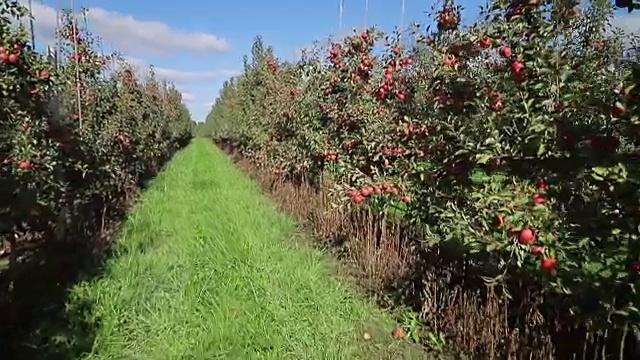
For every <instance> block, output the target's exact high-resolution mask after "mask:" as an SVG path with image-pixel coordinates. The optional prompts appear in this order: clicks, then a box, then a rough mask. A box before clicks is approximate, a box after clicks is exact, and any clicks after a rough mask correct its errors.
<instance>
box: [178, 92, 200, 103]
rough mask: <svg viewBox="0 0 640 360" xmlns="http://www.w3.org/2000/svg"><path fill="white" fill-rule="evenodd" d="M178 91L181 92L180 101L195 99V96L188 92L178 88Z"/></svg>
mask: <svg viewBox="0 0 640 360" xmlns="http://www.w3.org/2000/svg"><path fill="white" fill-rule="evenodd" d="M180 93H181V94H182V101H185V102H188V101H193V100H195V99H196V97H195V96H194V95H193V94H192V93H190V92H186V91H182V90H180Z"/></svg>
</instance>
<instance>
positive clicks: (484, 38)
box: [480, 36, 491, 48]
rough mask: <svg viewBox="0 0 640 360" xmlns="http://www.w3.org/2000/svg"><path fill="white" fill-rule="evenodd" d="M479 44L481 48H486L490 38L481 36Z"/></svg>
mask: <svg viewBox="0 0 640 360" xmlns="http://www.w3.org/2000/svg"><path fill="white" fill-rule="evenodd" d="M480 46H482V47H483V48H488V47H490V46H491V39H489V38H488V37H486V36H483V37H482V39H480Z"/></svg>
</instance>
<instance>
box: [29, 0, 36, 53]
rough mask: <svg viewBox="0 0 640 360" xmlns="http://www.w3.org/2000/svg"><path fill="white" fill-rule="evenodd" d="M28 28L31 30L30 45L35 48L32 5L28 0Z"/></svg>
mask: <svg viewBox="0 0 640 360" xmlns="http://www.w3.org/2000/svg"><path fill="white" fill-rule="evenodd" d="M29 30H30V31H31V46H32V47H33V49H34V50H35V49H36V32H35V30H34V29H33V6H32V4H31V0H29Z"/></svg>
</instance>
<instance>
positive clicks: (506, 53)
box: [498, 46, 513, 58]
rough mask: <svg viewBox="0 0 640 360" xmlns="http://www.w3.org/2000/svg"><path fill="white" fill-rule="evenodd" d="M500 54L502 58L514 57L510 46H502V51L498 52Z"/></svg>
mask: <svg viewBox="0 0 640 360" xmlns="http://www.w3.org/2000/svg"><path fill="white" fill-rule="evenodd" d="M498 52H499V53H500V56H502V57H505V58H508V57H511V55H513V51H511V48H510V47H508V46H502V47H501V48H500V50H498Z"/></svg>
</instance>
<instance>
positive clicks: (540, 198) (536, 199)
mask: <svg viewBox="0 0 640 360" xmlns="http://www.w3.org/2000/svg"><path fill="white" fill-rule="evenodd" d="M531 200H532V201H533V203H534V204H536V205H541V204H544V203H546V202H547V198H546V197H545V196H544V195H542V194H540V193H535V194H533V196H531Z"/></svg>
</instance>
